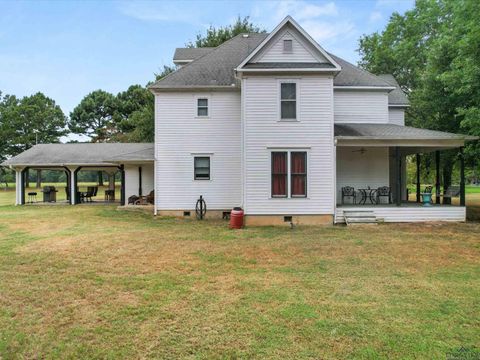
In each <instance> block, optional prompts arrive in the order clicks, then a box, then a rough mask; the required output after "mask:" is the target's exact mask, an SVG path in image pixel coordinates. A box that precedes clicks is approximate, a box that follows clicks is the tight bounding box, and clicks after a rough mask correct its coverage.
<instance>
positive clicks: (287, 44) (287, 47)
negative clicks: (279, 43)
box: [283, 40, 293, 53]
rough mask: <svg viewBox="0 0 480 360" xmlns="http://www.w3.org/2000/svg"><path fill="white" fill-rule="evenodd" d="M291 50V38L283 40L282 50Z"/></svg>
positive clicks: (289, 51)
mask: <svg viewBox="0 0 480 360" xmlns="http://www.w3.org/2000/svg"><path fill="white" fill-rule="evenodd" d="M292 51H293V40H283V52H286V53H291V52H292Z"/></svg>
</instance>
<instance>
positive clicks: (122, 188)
mask: <svg viewBox="0 0 480 360" xmlns="http://www.w3.org/2000/svg"><path fill="white" fill-rule="evenodd" d="M120 175H121V176H120V178H121V179H122V180H121V181H122V182H121V185H120V205H121V206H124V205H125V166H124V165H123V164H122V165H120Z"/></svg>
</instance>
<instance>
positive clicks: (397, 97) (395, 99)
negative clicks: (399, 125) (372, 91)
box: [377, 74, 409, 105]
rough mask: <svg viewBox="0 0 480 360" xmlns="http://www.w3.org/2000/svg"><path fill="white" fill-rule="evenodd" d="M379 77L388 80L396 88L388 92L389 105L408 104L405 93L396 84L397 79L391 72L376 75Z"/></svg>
mask: <svg viewBox="0 0 480 360" xmlns="http://www.w3.org/2000/svg"><path fill="white" fill-rule="evenodd" d="M377 76H378V77H379V78H381V79H383V80H384V81H386V82H388V83H389V84H390V85H392V86H395V87H396V89H395V90H393V91H390V92H389V93H388V104H389V105H408V104H409V102H408V98H407V95H405V93H404V92H403V90H402V89H401V88H400V85H399V84H398V82H397V80H396V79H395V78H394V77H393V75H391V74H381V75H377Z"/></svg>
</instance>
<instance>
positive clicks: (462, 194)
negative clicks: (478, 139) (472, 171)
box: [459, 146, 465, 206]
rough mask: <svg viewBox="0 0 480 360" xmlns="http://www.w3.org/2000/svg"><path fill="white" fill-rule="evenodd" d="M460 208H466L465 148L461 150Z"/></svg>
mask: <svg viewBox="0 0 480 360" xmlns="http://www.w3.org/2000/svg"><path fill="white" fill-rule="evenodd" d="M459 155H460V206H465V158H464V155H463V146H462V147H461V148H460V154H459Z"/></svg>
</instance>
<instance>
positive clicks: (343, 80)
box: [329, 53, 392, 87]
mask: <svg viewBox="0 0 480 360" xmlns="http://www.w3.org/2000/svg"><path fill="white" fill-rule="evenodd" d="M329 55H330V56H331V57H332V58H333V60H335V61H336V62H337V63H338V65H340V66H341V67H342V70H341V71H340V72H339V73H338V75H337V76H336V77H335V79H334V80H333V85H335V86H378V87H385V86H392V85H390V84H389V83H388V82H386V81H385V80H383V79H381V78H379V77H378V76H376V75H373V74H372V73H369V72H368V71H366V70H363V69H360V68H359V67H357V66H355V65H353V64H350V63H349V62H348V61H346V60H343V59H342V58H339V57H338V56H335V55H333V54H330V53H329Z"/></svg>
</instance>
